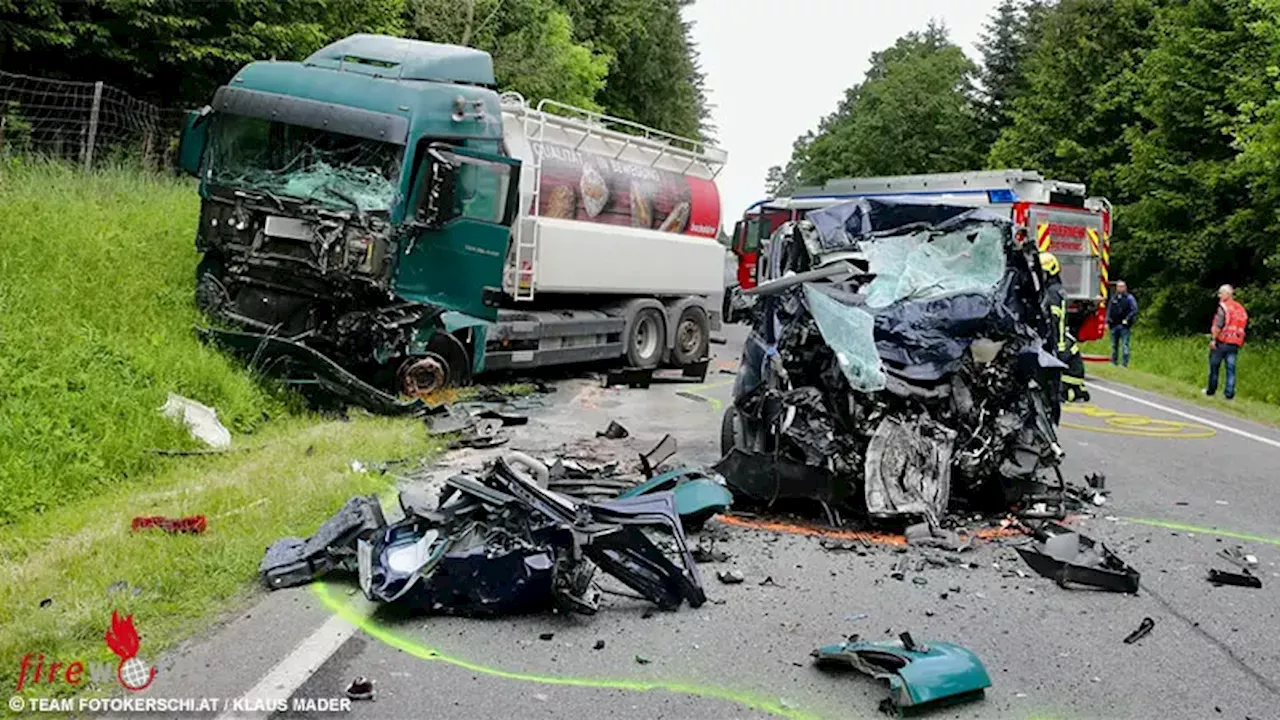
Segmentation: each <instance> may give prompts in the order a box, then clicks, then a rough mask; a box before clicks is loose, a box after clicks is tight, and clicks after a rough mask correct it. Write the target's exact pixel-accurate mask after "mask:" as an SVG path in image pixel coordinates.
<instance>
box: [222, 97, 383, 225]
mask: <svg viewBox="0 0 1280 720" xmlns="http://www.w3.org/2000/svg"><path fill="white" fill-rule="evenodd" d="M210 144H211V168H210V170H211V175H210V178H209V181H210V182H211V183H213V184H215V185H225V186H228V187H235V188H242V189H244V190H251V191H254V190H256V191H259V192H268V193H272V194H275V195H283V196H287V197H292V198H298V199H300V200H306V201H309V202H313V203H317V204H320V205H327V206H329V207H333V208H339V209H344V210H352V209H358V210H361V211H378V210H390V209H391V207H392V206H393V205H394V204H395V201H396V193H397V187H398V184H399V180H400V161H401V157H402V155H403V152H404V148H403V147H401V146H399V145H394V144H392V143H386V142H380V141H378V140H366V139H363V138H358V137H353V136H350V135H341V134H338V133H332V132H327V131H324V130H315V129H312V128H306V127H301V126H298V125H286V124H284V123H279V122H272V121H270V120H263V119H260V118H252V117H244V116H240V115H220V116H219V117H218V118H217V122H216V123H215V126H214V128H213V131H212V138H211V141H210Z"/></svg>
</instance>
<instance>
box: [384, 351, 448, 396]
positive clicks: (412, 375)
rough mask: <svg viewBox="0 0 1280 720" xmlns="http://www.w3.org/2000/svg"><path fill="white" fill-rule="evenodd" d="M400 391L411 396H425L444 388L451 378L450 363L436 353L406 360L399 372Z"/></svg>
mask: <svg viewBox="0 0 1280 720" xmlns="http://www.w3.org/2000/svg"><path fill="white" fill-rule="evenodd" d="M397 374H398V375H399V378H400V392H402V393H404V394H405V395H407V396H409V397H423V396H425V395H430V394H431V393H433V392H435V391H436V390H439V389H441V388H443V387H444V386H445V385H446V384H447V383H448V380H449V363H447V362H445V360H444V358H442V357H440V356H439V355H436V354H435V353H427V354H426V355H425V356H423V357H420V358H415V359H412V360H406V361H405V362H404V364H403V365H401V366H400V371H399V372H398V373H397Z"/></svg>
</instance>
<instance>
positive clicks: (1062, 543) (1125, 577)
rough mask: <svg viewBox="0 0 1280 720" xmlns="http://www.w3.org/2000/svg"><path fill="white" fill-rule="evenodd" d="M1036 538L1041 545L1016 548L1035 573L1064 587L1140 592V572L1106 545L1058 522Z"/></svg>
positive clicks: (1045, 526) (1040, 531)
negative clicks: (1089, 587)
mask: <svg viewBox="0 0 1280 720" xmlns="http://www.w3.org/2000/svg"><path fill="white" fill-rule="evenodd" d="M1033 536H1034V537H1035V538H1036V540H1037V541H1038V542H1036V543H1033V544H1032V545H1031V546H1024V547H1017V548H1014V549H1015V550H1017V551H1018V554H1019V555H1021V556H1022V559H1023V560H1025V561H1026V563H1027V565H1030V566H1031V569H1032V570H1035V571H1036V572H1037V573H1039V574H1040V575H1042V576H1044V577H1047V578H1049V579H1050V580H1054V581H1056V582H1057V583H1058V585H1059V586H1060V587H1063V588H1065V587H1066V586H1067V584H1068V583H1079V584H1081V585H1092V586H1093V587H1098V588H1102V589H1104V590H1111V591H1113V592H1124V593H1136V592H1138V581H1139V577H1140V576H1139V573H1138V571H1137V570H1134V569H1133V568H1131V567H1129V566H1128V565H1126V564H1125V563H1124V561H1122V560H1121V559H1120V558H1118V557H1116V556H1115V554H1113V553H1112V552H1111V551H1110V550H1108V549H1107V548H1106V546H1104V545H1103V544H1102V543H1098V542H1095V541H1094V540H1093V539H1092V538H1089V537H1086V536H1084V535H1081V534H1080V533H1077V532H1073V531H1071V530H1069V529H1067V528H1065V527H1063V526H1061V525H1058V524H1057V523H1046V524H1045V525H1043V526H1042V527H1041V528H1040V529H1039V530H1036V531H1035V532H1034V534H1033Z"/></svg>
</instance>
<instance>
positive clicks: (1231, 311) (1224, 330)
mask: <svg viewBox="0 0 1280 720" xmlns="http://www.w3.org/2000/svg"><path fill="white" fill-rule="evenodd" d="M1218 308H1219V309H1220V310H1221V311H1222V315H1223V320H1222V325H1221V326H1218V325H1217V323H1216V322H1215V323H1214V328H1213V340H1214V342H1220V343H1225V344H1227V345H1244V329H1245V326H1246V325H1248V324H1249V313H1248V312H1247V311H1245V309H1244V306H1243V305H1241V304H1240V303H1238V302H1236V301H1235V300H1223V301H1222V302H1221V303H1220V304H1219V305H1218ZM1215 320H1216V318H1215Z"/></svg>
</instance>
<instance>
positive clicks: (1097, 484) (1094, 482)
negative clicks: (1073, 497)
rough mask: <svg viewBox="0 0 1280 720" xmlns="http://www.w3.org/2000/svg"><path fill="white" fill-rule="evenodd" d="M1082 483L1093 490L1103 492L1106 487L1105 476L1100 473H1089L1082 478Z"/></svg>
mask: <svg viewBox="0 0 1280 720" xmlns="http://www.w3.org/2000/svg"><path fill="white" fill-rule="evenodd" d="M1084 482H1085V484H1086V485H1088V486H1089V487H1091V488H1093V489H1094V490H1105V489H1106V487H1107V476H1106V475H1103V474H1102V473H1090V474H1089V475H1085V476H1084Z"/></svg>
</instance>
